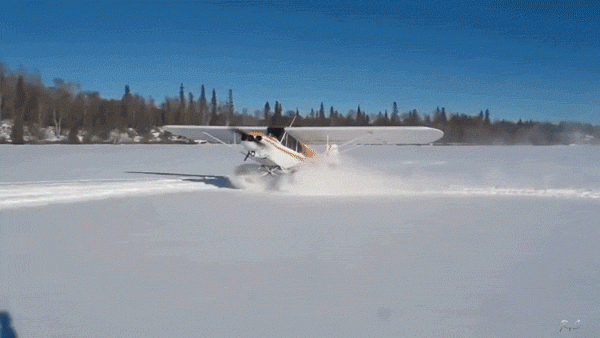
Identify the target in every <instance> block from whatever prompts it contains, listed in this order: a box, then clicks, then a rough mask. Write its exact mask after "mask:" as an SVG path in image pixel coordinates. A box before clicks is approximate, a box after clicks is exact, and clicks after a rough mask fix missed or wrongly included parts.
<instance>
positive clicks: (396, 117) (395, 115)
mask: <svg viewBox="0 0 600 338" xmlns="http://www.w3.org/2000/svg"><path fill="white" fill-rule="evenodd" d="M390 124H391V125H393V126H397V125H399V124H400V113H399V112H398V104H397V103H396V102H394V104H393V107H392V116H391V117H390Z"/></svg>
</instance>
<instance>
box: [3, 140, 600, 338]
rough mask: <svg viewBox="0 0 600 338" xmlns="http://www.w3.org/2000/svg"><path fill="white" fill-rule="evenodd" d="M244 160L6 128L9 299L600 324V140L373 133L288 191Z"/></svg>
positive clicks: (418, 329) (460, 326) (409, 326)
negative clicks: (448, 143)
mask: <svg viewBox="0 0 600 338" xmlns="http://www.w3.org/2000/svg"><path fill="white" fill-rule="evenodd" d="M241 163H243V162H242V155H241V154H239V153H235V152H233V151H231V150H230V149H229V148H227V147H224V146H220V145H196V146H189V145H187V146H175V145H147V146H144V145H121V146H107V145H90V146H68V145H44V146H9V145H5V146H0V311H1V310H7V311H9V312H10V315H11V317H12V318H13V327H14V328H15V330H16V331H17V333H18V334H19V336H22V337H91V336H93V337H138V336H144V337H159V336H170V337H198V336H206V337H257V336H258V337H264V336H274V337H331V336H339V337H388V336H393V337H402V336H410V337H432V336H439V337H465V336H472V337H515V336H520V337H593V336H599V335H600V250H599V249H600V244H599V243H600V226H599V225H600V221H599V218H600V148H598V147H591V146H571V147H560V146H556V147H412V146H411V147H388V146H371V147H369V146H365V147H361V148H358V149H355V150H353V151H350V152H348V153H347V154H345V156H344V157H343V158H342V161H341V166H339V167H337V168H329V167H326V168H320V167H315V168H310V169H307V170H304V171H301V172H299V173H298V174H297V175H296V176H295V177H294V179H293V182H288V181H282V182H279V185H278V191H257V190H239V189H233V188H232V185H231V181H230V177H231V175H232V173H233V171H234V167H235V166H236V165H238V164H241ZM578 319H579V320H581V322H580V323H581V324H580V327H579V328H577V329H572V330H568V329H567V328H563V330H562V331H559V330H560V328H561V321H562V320H568V321H569V323H574V322H575V321H576V320H578ZM571 325H572V324H567V326H571Z"/></svg>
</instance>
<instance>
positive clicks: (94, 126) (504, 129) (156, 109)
mask: <svg viewBox="0 0 600 338" xmlns="http://www.w3.org/2000/svg"><path fill="white" fill-rule="evenodd" d="M9 119H11V120H13V121H14V122H13V128H12V134H11V140H12V143H13V144H22V143H24V142H25V141H24V138H23V133H24V130H26V131H27V132H28V133H30V134H35V133H39V132H40V130H42V129H43V128H52V130H53V131H54V133H56V135H68V138H67V142H69V143H80V142H81V141H80V139H81V137H78V135H83V142H85V143H89V142H94V140H95V141H102V140H106V139H107V138H108V135H109V133H110V132H111V131H112V130H119V131H125V130H134V131H135V132H136V133H138V134H139V135H147V134H148V133H149V132H150V131H151V130H153V129H154V128H156V127H160V126H163V125H169V124H176V125H230V126H288V125H290V123H292V121H293V124H294V126H428V127H433V128H438V129H441V130H443V131H444V137H443V138H442V139H441V140H440V141H438V143H442V144H534V145H550V144H571V143H595V144H598V143H600V128H599V127H597V126H593V125H591V124H583V123H567V122H561V123H558V124H553V123H549V122H534V121H532V120H529V121H522V120H519V121H517V122H513V121H507V120H501V121H497V120H496V121H492V120H491V116H490V112H489V110H487V109H486V110H485V111H483V110H482V111H480V112H479V114H475V115H466V114H460V113H456V112H447V111H446V109H445V108H444V107H442V108H439V107H438V108H436V109H435V110H434V111H432V112H431V113H429V114H422V113H420V112H419V111H418V110H416V109H413V110H410V111H408V112H403V113H400V112H399V110H398V104H397V103H396V102H393V103H392V105H391V110H390V111H389V112H388V111H387V110H385V111H380V112H379V113H378V114H373V113H368V112H366V111H364V110H362V109H361V107H360V106H358V107H357V108H356V109H352V110H349V111H348V112H346V113H345V114H344V113H340V112H339V111H338V110H337V109H335V108H334V107H329V108H325V105H324V104H323V103H321V104H320V106H319V107H318V108H316V109H311V111H310V112H303V113H301V112H300V111H298V109H296V110H287V111H285V112H284V110H283V106H282V103H280V102H278V101H275V103H274V105H273V106H271V104H270V103H269V102H266V103H265V105H264V107H262V109H257V110H255V111H254V112H253V113H250V112H249V111H248V110H247V109H245V108H244V109H242V111H241V112H240V111H236V110H235V107H234V101H233V91H232V90H229V92H228V95H227V99H226V100H224V101H220V100H218V98H217V93H216V91H215V89H213V90H212V95H211V97H210V100H208V97H207V95H206V91H205V87H204V85H202V87H201V92H200V97H199V98H198V99H195V97H194V94H193V93H191V92H188V93H186V92H185V88H184V86H183V84H181V86H180V87H179V95H177V96H174V97H166V98H165V99H164V101H163V102H162V103H160V104H158V105H157V103H156V102H155V101H154V100H153V99H146V98H144V97H142V96H140V95H139V94H133V93H132V92H131V89H130V87H129V86H128V85H125V87H124V94H123V96H122V97H121V99H105V98H102V97H101V96H100V93H98V92H82V91H81V90H80V86H79V84H78V83H76V82H70V81H65V80H62V79H55V80H54V81H53V85H52V86H45V85H44V84H43V82H42V80H41V77H40V76H39V75H36V74H33V75H32V74H28V73H27V72H25V71H24V70H23V69H20V70H19V71H17V72H16V73H12V72H9V71H8V69H7V67H6V66H4V64H2V63H0V120H9Z"/></svg>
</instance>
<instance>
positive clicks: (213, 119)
mask: <svg viewBox="0 0 600 338" xmlns="http://www.w3.org/2000/svg"><path fill="white" fill-rule="evenodd" d="M217 119H218V115H217V92H216V91H215V89H214V88H213V92H212V99H211V100H210V121H209V123H208V124H209V125H211V126H213V125H215V124H216V123H217Z"/></svg>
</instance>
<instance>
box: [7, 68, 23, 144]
mask: <svg viewBox="0 0 600 338" xmlns="http://www.w3.org/2000/svg"><path fill="white" fill-rule="evenodd" d="M26 99H27V98H26V96H25V88H23V76H19V79H18V80H17V96H16V97H15V104H14V107H15V113H14V114H15V121H14V124H13V128H12V131H11V134H10V138H11V139H12V143H13V144H23V143H25V140H24V139H23V108H24V107H25V100H26Z"/></svg>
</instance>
